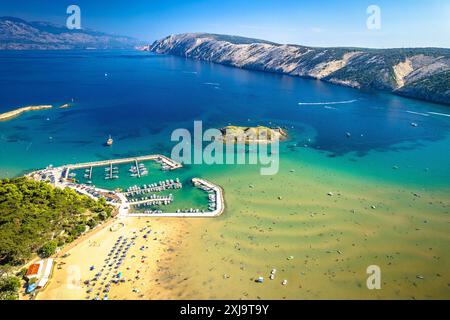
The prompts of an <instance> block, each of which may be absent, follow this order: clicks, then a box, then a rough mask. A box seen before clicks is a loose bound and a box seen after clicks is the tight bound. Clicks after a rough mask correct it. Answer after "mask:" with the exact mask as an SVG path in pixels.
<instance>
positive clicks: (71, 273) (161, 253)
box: [36, 218, 184, 300]
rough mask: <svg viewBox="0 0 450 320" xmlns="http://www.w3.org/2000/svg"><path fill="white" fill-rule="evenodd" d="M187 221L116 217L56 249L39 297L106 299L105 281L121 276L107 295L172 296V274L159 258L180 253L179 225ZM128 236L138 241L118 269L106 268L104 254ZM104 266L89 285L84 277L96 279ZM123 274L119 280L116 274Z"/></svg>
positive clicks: (113, 297) (41, 298)
mask: <svg viewBox="0 0 450 320" xmlns="http://www.w3.org/2000/svg"><path fill="white" fill-rule="evenodd" d="M171 220H172V221H171ZM122 224H123V225H122ZM183 226H184V223H183V221H177V222H175V221H173V219H163V220H159V219H152V220H149V219H145V218H126V219H123V220H119V219H113V220H112V221H111V222H110V223H108V225H106V226H104V227H103V228H101V230H98V231H94V232H93V234H91V235H88V236H87V237H86V238H84V239H80V241H78V243H73V244H71V245H70V247H68V248H67V249H65V250H63V251H61V252H60V253H59V254H58V256H57V257H56V259H55V261H56V263H57V267H56V268H55V269H54V272H53V276H52V279H51V280H50V283H49V284H48V285H47V287H46V288H44V290H42V291H41V292H39V293H38V295H37V297H36V299H37V300H45V299H51V300H55V299H56V300H75V299H76V300H79V299H94V298H95V297H96V296H98V298H99V299H103V298H104V297H105V295H106V293H104V292H103V291H104V289H105V286H106V284H107V283H108V282H109V281H112V280H114V279H117V280H122V281H118V283H117V284H116V283H112V284H111V286H110V292H109V293H108V298H109V299H142V298H144V297H145V298H146V299H153V298H155V299H156V298H158V299H161V298H168V297H169V296H168V294H167V293H166V292H165V289H164V287H165V281H166V280H167V279H168V278H170V275H169V276H168V275H167V274H165V273H164V272H162V271H163V270H164V269H162V268H161V263H163V262H167V261H170V259H172V258H173V256H174V255H175V256H176V250H177V247H178V245H179V244H180V243H181V242H182V239H181V237H180V230H181V229H182V228H183ZM112 229H113V230H115V231H112ZM150 230H151V231H150ZM132 237H136V238H135V240H133V241H131V240H130V239H131V238H132ZM125 238H126V239H128V243H131V242H133V243H134V244H133V245H131V246H130V250H129V251H128V253H127V256H126V258H125V259H124V262H123V264H122V265H121V266H120V268H117V269H114V268H111V271H110V272H108V266H107V265H106V264H105V259H106V258H108V253H109V252H110V250H111V249H112V248H113V247H114V245H115V243H116V241H117V240H119V241H121V240H122V239H125ZM64 254H66V255H67V256H66V257H63V255H64ZM168 255H170V256H171V257H167V256H168ZM92 266H93V267H94V269H93V270H91V267H92ZM102 268H103V270H102ZM100 270H102V275H101V276H100V277H99V280H98V281H97V283H96V284H95V285H94V284H93V283H92V281H91V284H90V285H86V284H85V281H86V280H92V278H94V277H95V274H97V273H98V272H101V271H100ZM161 272H162V273H161ZM119 273H120V279H119V278H118V277H117V276H118V274H119ZM102 283H103V284H102ZM89 289H92V292H91V293H90V294H89V293H87V291H88V290H89Z"/></svg>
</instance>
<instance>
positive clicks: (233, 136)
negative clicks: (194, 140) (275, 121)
mask: <svg viewBox="0 0 450 320" xmlns="http://www.w3.org/2000/svg"><path fill="white" fill-rule="evenodd" d="M220 131H221V132H222V136H223V141H225V142H233V143H249V142H257V143H272V142H275V141H280V140H284V139H286V137H287V133H286V131H284V130H283V129H282V128H280V127H274V128H270V127H265V126H256V127H240V126H226V127H223V128H221V129H220Z"/></svg>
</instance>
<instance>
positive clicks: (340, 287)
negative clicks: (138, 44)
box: [0, 50, 450, 299]
mask: <svg viewBox="0 0 450 320" xmlns="http://www.w3.org/2000/svg"><path fill="white" fill-rule="evenodd" d="M0 88H1V89H0V113H3V112H7V111H10V110H13V109H16V108H19V107H23V106H28V105H46V104H51V105H53V106H54V108H52V109H48V110H40V111H31V112H27V113H24V114H22V115H20V116H18V117H16V118H13V119H10V120H8V121H2V122H0V178H12V177H17V176H21V175H23V174H25V173H28V172H30V171H33V170H36V169H39V168H44V167H46V166H47V165H49V164H51V165H54V166H59V165H63V164H69V163H79V162H88V161H95V160H106V159H114V158H122V157H132V156H139V155H147V154H153V153H160V154H164V155H167V156H170V155H171V151H172V148H173V147H174V146H175V145H176V144H177V143H178V142H179V141H177V140H174V141H172V139H171V135H172V133H173V131H174V130H176V129H188V130H189V131H191V132H192V130H193V126H194V121H202V125H203V128H204V130H206V129H208V128H221V127H224V126H227V125H239V126H256V125H264V126H280V127H282V128H285V129H286V130H287V132H288V138H287V139H286V141H283V142H281V143H280V148H279V151H278V153H277V155H278V156H279V170H278V172H277V173H276V174H274V175H267V176H263V175H261V172H260V165H254V164H244V165H237V164H234V165H233V164H213V165H208V164H187V165H185V166H184V167H183V168H182V169H178V171H173V172H171V173H169V175H170V178H175V177H178V178H180V180H181V181H182V182H183V184H184V185H189V183H190V179H191V178H193V177H201V178H205V179H209V180H211V181H213V182H215V183H217V184H219V185H220V186H222V187H223V189H224V191H225V203H226V210H225V212H224V214H223V215H222V216H221V217H218V218H214V219H193V220H188V223H189V226H190V227H189V228H190V232H189V233H187V234H186V235H185V237H186V241H185V242H184V245H183V246H181V247H180V250H181V251H182V254H181V255H180V257H179V259H177V261H175V262H172V263H173V264H175V265H174V266H172V267H173V268H175V270H179V272H180V273H183V274H187V279H188V280H186V281H187V283H189V286H186V287H183V290H181V289H177V286H171V288H173V289H172V290H174V296H176V297H181V298H206V299H210V298H213V299H214V298H225V299H227V298H236V299H237V298H244V299H246V298H248V299H258V298H269V299H292V298H294V299H297V298H300V299H303V298H305V299H314V298H337V297H343V298H363V299H365V298H368V299H371V298H445V299H448V298H450V290H449V287H448V284H449V283H450V275H449V274H448V270H450V254H449V252H448V248H449V246H450V216H449V214H450V200H449V196H448V194H449V191H450V161H449V159H450V107H449V106H448V105H440V104H434V103H429V102H424V101H420V100H415V99H409V98H405V97H401V96H397V95H393V94H389V93H384V92H378V91H369V90H356V89H352V88H347V87H343V86H337V85H333V84H328V83H325V82H322V81H319V80H311V79H302V78H299V77H292V76H288V75H281V74H274V73H268V72H259V71H250V70H243V69H240V68H233V67H228V66H224V65H219V64H212V63H208V62H201V61H195V60H190V59H186V58H183V57H176V56H169V55H155V54H152V53H148V52H139V51H94V50H93V51H3V52H0ZM66 103H71V106H70V107H69V108H64V109H60V108H58V106H60V105H63V104H66ZM110 135H111V137H112V138H113V139H114V143H113V145H112V146H111V147H108V146H106V145H105V142H106V140H107V139H108V137H109V136H110ZM156 171H157V169H155V168H153V167H152V168H151V169H150V170H149V175H148V177H146V178H145V179H146V180H145V183H151V182H157V181H158V180H161V179H164V174H163V173H161V172H159V171H158V172H157V173H156ZM153 173H154V175H153ZM143 183H144V180H142V181H139V180H138V179H137V178H131V177H129V176H127V175H126V174H125V173H124V174H123V178H122V177H121V178H120V179H119V180H114V181H103V179H99V180H98V184H99V185H101V186H102V187H111V188H117V187H121V188H127V187H129V186H131V185H135V184H137V185H140V184H143ZM190 196H192V201H193V203H194V204H198V205H200V203H202V201H204V200H205V199H204V197H202V196H200V195H198V194H194V192H193V191H192V192H191V191H189V195H188V196H186V195H185V196H181V197H182V199H183V206H185V207H186V208H188V207H189V201H190V200H189V199H190V198H189V197H190ZM175 201H176V197H175ZM172 221H173V220H171V223H172ZM194 252H195V253H200V254H193V253H194ZM373 264H375V265H379V266H380V267H381V270H382V272H384V273H383V274H385V276H384V278H383V282H382V285H383V288H384V289H383V290H369V289H368V288H367V287H366V278H367V277H368V275H367V273H366V268H367V267H368V266H369V265H373ZM177 266H178V267H177ZM176 268H178V269H176ZM273 268H276V269H277V270H278V271H277V278H276V279H275V280H269V272H270V270H271V269H273ZM225 274H226V275H228V276H224V275H225ZM257 276H264V277H265V279H266V280H265V282H264V283H262V284H261V283H255V282H254V279H255V277H257ZM282 280H288V281H287V285H283V284H281V281H282ZM231 288H237V289H236V290H230V289H231ZM177 290H178V291H177Z"/></svg>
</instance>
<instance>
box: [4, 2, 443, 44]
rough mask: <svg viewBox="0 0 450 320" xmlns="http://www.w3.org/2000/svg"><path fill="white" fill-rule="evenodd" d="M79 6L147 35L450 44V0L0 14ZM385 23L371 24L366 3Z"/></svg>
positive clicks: (131, 6)
mask: <svg viewBox="0 0 450 320" xmlns="http://www.w3.org/2000/svg"><path fill="white" fill-rule="evenodd" d="M70 4H77V5H78V6H79V7H80V8H81V19H82V20H81V23H82V27H84V28H91V29H96V30H99V31H105V32H110V33H115V34H123V35H130V36H133V37H136V38H139V39H142V40H145V41H148V42H151V41H153V40H156V39H159V38H162V37H165V36H166V35H169V34H172V33H182V32H211V33H222V34H233V35H242V36H248V37H255V38H261V39H266V40H271V41H275V42H279V43H296V44H303V45H311V46H360V47H374V48H386V47H424V46H435V47H446V48H450V1H449V0H395V1H394V0H371V1H366V0H353V1H349V0H328V1H326V0H278V1H277V0H240V1H238V0H221V1H218V0H147V1H144V0H127V1H124V0H110V1H95V0H71V1H67V0H34V1H32V0H19V1H18V0H1V1H0V15H1V16H6V15H9V16H16V17H20V18H23V19H26V20H44V21H51V22H55V23H59V24H65V20H66V18H67V14H66V8H67V6H68V5H70ZM372 4H374V5H377V6H379V7H380V9H381V29H379V30H369V29H368V28H367V27H366V20H367V18H368V16H369V15H368V14H367V13H366V9H367V7H368V6H369V5H372Z"/></svg>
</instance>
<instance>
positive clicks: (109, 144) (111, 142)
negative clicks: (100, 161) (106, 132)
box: [106, 135, 114, 146]
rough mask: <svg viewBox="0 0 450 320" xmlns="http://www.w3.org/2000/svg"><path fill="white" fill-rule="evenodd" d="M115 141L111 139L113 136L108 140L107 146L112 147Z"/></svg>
mask: <svg viewBox="0 0 450 320" xmlns="http://www.w3.org/2000/svg"><path fill="white" fill-rule="evenodd" d="M113 142H114V140H113V139H112V138H111V135H110V136H109V138H108V140H107V141H106V145H107V146H112V144H113Z"/></svg>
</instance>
